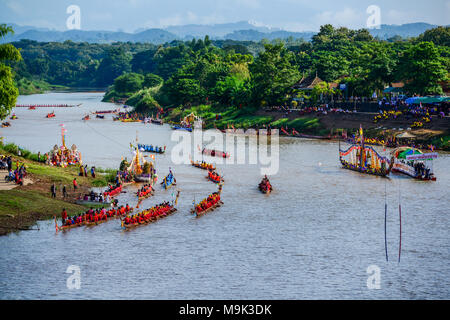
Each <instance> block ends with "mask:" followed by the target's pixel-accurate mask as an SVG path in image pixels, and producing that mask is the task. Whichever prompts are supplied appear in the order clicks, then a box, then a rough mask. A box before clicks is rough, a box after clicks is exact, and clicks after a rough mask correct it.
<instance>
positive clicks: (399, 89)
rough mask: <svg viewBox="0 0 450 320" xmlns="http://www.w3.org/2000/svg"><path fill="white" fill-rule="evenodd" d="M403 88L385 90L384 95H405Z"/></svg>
mask: <svg viewBox="0 0 450 320" xmlns="http://www.w3.org/2000/svg"><path fill="white" fill-rule="evenodd" d="M403 92H404V90H403V88H395V87H388V88H386V89H384V90H383V93H403Z"/></svg>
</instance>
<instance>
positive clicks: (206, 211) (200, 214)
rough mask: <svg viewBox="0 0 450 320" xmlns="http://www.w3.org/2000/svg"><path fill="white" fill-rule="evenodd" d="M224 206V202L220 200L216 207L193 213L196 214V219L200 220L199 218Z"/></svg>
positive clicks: (193, 211) (193, 210) (192, 211)
mask: <svg viewBox="0 0 450 320" xmlns="http://www.w3.org/2000/svg"><path fill="white" fill-rule="evenodd" d="M222 205H223V202H222V201H221V200H220V201H218V202H217V203H216V204H215V205H213V206H211V207H209V208H208V209H206V210H203V211H200V212H197V211H196V210H195V209H191V213H192V214H195V217H196V218H198V217H201V216H203V215H205V214H207V213H208V212H210V211H214V210H215V209H216V208H218V207H220V206H222Z"/></svg>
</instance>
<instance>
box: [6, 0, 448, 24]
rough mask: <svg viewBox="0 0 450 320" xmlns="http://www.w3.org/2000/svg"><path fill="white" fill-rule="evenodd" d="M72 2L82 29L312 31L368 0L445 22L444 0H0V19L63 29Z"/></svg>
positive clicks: (355, 15)
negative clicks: (232, 26) (243, 25)
mask: <svg viewBox="0 0 450 320" xmlns="http://www.w3.org/2000/svg"><path fill="white" fill-rule="evenodd" d="M72 4H74V5H78V6H79V7H80V9H81V29H82V30H113V31H117V30H122V31H127V32H132V31H134V30H136V29H138V28H151V27H153V28H161V27H164V26H169V25H183V24H215V23H226V22H236V21H242V20H246V21H252V22H253V23H255V24H257V25H266V26H270V27H277V28H283V29H286V30H292V31H316V30H318V29H319V27H320V25H323V24H325V23H331V24H333V25H336V26H347V27H350V28H362V27H365V26H366V20H367V18H368V14H367V13H366V9H367V7H368V6H370V5H377V6H379V7H380V9H381V23H383V24H403V23H409V22H428V23H431V24H438V25H447V24H450V18H449V17H450V0H428V1H426V0H421V1H417V0H395V1H394V0H370V1H366V0H121V1H118V0H110V1H104V0H103V1H101V0H0V22H9V23H17V24H20V25H31V26H38V27H47V28H51V29H58V30H65V29H66V19H67V18H68V16H69V15H68V14H67V13H66V9H67V7H68V6H69V5H72Z"/></svg>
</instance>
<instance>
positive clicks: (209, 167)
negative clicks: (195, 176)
mask: <svg viewBox="0 0 450 320" xmlns="http://www.w3.org/2000/svg"><path fill="white" fill-rule="evenodd" d="M191 164H192V166H194V167H196V168H199V169H203V170H213V171H214V170H216V167H214V165H213V164H211V163H206V162H198V161H197V162H194V161H192V160H191Z"/></svg>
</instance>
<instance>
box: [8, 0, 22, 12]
mask: <svg viewBox="0 0 450 320" xmlns="http://www.w3.org/2000/svg"><path fill="white" fill-rule="evenodd" d="M6 6H7V7H8V8H10V9H11V10H12V11H13V12H14V13H17V14H21V13H22V12H23V11H24V8H23V6H22V5H21V4H20V3H19V2H18V1H15V0H10V1H7V2H6Z"/></svg>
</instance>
